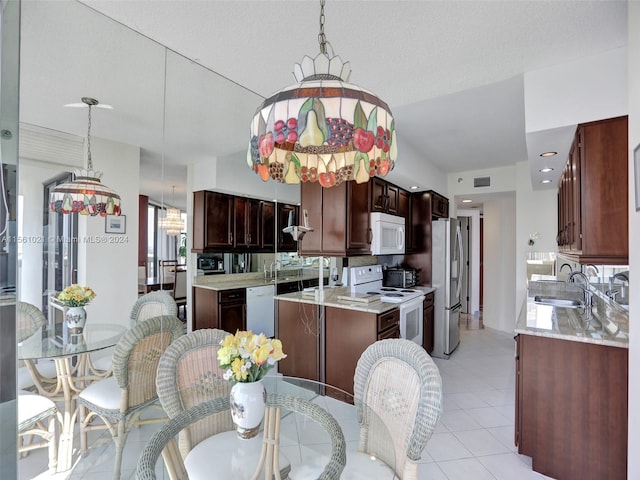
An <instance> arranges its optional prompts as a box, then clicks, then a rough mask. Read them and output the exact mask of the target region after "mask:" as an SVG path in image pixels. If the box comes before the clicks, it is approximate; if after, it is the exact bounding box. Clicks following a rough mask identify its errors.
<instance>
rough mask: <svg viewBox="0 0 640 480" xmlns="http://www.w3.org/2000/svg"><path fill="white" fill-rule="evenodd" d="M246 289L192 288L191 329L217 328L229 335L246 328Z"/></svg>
mask: <svg viewBox="0 0 640 480" xmlns="http://www.w3.org/2000/svg"><path fill="white" fill-rule="evenodd" d="M246 299H247V296H246V289H244V288H238V289H233V290H220V291H217V290H210V289H208V288H200V287H193V288H192V303H193V306H192V309H193V310H192V314H193V329H194V330H198V329H201V328H219V329H221V330H224V331H226V332H229V333H235V332H236V330H246V328H247V303H246Z"/></svg>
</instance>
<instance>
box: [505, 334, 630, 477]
mask: <svg viewBox="0 0 640 480" xmlns="http://www.w3.org/2000/svg"><path fill="white" fill-rule="evenodd" d="M516 342H517V348H516V418H515V443H516V445H517V446H518V453H520V454H523V455H527V456H530V457H531V458H532V466H533V470H535V471H536V472H539V473H542V474H543V475H547V476H549V477H552V478H556V479H558V480H573V479H580V480H600V479H603V478H606V479H608V480H624V479H626V478H627V406H628V405H627V404H628V401H627V393H628V387H627V380H628V369H627V365H628V350H627V349H625V348H618V347H611V346H606V345H598V344H591V343H585V342H574V341H568V340H560V339H555V338H546V337H540V336H535V335H518V336H517V337H516Z"/></svg>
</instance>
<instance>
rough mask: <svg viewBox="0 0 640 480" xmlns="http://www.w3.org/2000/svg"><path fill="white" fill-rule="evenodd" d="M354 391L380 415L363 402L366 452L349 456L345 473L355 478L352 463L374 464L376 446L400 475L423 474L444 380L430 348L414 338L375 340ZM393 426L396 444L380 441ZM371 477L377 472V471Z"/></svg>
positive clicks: (405, 479) (408, 479) (405, 478)
mask: <svg viewBox="0 0 640 480" xmlns="http://www.w3.org/2000/svg"><path fill="white" fill-rule="evenodd" d="M354 397H355V401H356V405H358V404H359V402H360V401H362V402H364V404H365V405H367V407H368V408H371V409H372V410H373V411H374V412H375V415H372V416H369V415H367V411H365V410H363V409H362V408H361V407H358V421H359V422H360V443H359V446H358V450H359V452H362V453H358V452H354V453H353V454H352V453H350V454H349V455H348V456H347V466H346V468H345V472H344V478H350V474H349V470H350V468H354V470H356V469H357V470H358V471H359V472H362V469H363V467H365V468H366V465H371V464H372V462H369V461H368V458H369V456H368V455H366V454H367V453H369V452H376V453H377V455H378V458H379V459H380V460H382V461H383V462H385V463H386V464H387V465H394V466H395V468H394V470H395V474H396V476H397V478H399V479H400V480H417V478H418V461H419V460H420V456H421V455H422V451H423V450H424V449H425V447H426V446H427V442H428V441H429V439H430V438H431V435H432V433H433V430H434V429H435V427H436V423H437V421H438V419H439V418H440V414H441V412H442V380H441V379H440V373H439V371H438V367H437V366H436V364H435V363H434V362H433V360H432V359H431V357H430V356H429V354H427V352H426V351H425V350H424V349H423V348H422V347H421V346H420V345H417V344H416V343H414V342H411V341H409V340H402V339H389V340H380V341H378V342H376V343H374V344H372V345H370V346H369V347H367V349H366V350H365V351H364V353H363V354H362V356H361V357H360V359H359V360H358V364H357V366H356V373H355V378H354ZM372 417H374V418H375V419H378V421H374V420H373V419H372ZM380 420H381V421H382V423H383V425H380V424H379V423H380ZM387 430H388V432H389V433H390V434H391V438H392V439H393V445H381V444H380V443H379V442H380V439H381V438H387V437H388V435H386V431H387ZM381 431H384V432H385V435H382V434H379V432H381ZM378 475H379V474H378ZM369 478H376V474H375V473H373V472H372V475H371V476H370V477H369Z"/></svg>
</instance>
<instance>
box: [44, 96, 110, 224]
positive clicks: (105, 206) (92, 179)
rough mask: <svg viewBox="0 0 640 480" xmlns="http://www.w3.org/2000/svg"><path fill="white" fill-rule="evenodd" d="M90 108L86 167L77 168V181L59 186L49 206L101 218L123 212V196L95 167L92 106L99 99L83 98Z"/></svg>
mask: <svg viewBox="0 0 640 480" xmlns="http://www.w3.org/2000/svg"><path fill="white" fill-rule="evenodd" d="M82 102H83V103H85V104H86V105H87V106H88V107H89V126H88V129H87V168H86V169H85V168H82V169H78V170H75V172H74V180H73V181H72V182H68V183H62V184H60V185H57V186H56V187H55V188H54V189H53V191H52V192H51V195H50V196H49V209H50V210H51V211H53V212H56V213H62V214H66V213H79V214H80V215H90V216H92V217H93V216H96V215H100V216H102V217H104V216H106V215H120V214H121V213H122V212H121V210H120V195H118V194H117V193H116V192H114V191H113V190H111V189H110V188H109V187H107V186H106V185H103V184H102V183H101V182H100V178H101V177H102V173H101V172H98V171H95V170H94V169H93V162H92V161H91V107H94V106H96V105H98V100H95V99H93V98H89V97H82Z"/></svg>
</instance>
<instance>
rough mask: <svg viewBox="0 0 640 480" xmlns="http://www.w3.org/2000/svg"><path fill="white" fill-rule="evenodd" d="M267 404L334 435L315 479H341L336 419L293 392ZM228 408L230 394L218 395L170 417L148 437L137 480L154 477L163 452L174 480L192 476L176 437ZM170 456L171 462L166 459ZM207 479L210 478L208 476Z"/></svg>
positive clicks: (342, 456) (339, 432)
mask: <svg viewBox="0 0 640 480" xmlns="http://www.w3.org/2000/svg"><path fill="white" fill-rule="evenodd" d="M267 406H268V407H270V408H283V409H286V410H289V411H292V412H297V413H300V414H302V415H304V416H306V417H308V418H311V419H312V420H313V421H315V422H316V423H319V424H320V425H321V426H322V427H323V428H324V429H325V430H326V431H327V432H328V433H329V435H330V437H331V456H330V457H329V461H328V462H327V464H326V466H325V467H324V469H323V470H322V472H320V473H319V475H318V476H317V477H315V478H318V479H321V480H334V479H339V478H340V474H341V473H342V470H343V469H344V466H345V461H346V444H345V440H344V435H343V434H342V430H341V429H340V426H339V425H338V423H337V422H336V420H335V419H334V418H333V417H332V416H331V415H330V414H329V413H327V411H326V410H324V409H323V408H321V407H319V406H318V405H316V404H314V403H311V402H309V401H307V400H303V399H300V398H296V397H293V396H290V395H279V394H270V395H268V397H267ZM228 410H229V397H228V396H226V397H219V398H216V399H215V400H209V401H208V402H205V403H202V404H200V405H196V406H195V407H192V408H190V409H189V410H185V411H183V412H181V413H180V414H179V415H177V416H176V417H174V418H172V419H171V420H169V421H168V422H167V423H166V424H165V425H163V426H162V428H161V429H160V431H158V432H156V433H155V435H153V436H152V437H151V440H149V442H148V443H147V445H146V446H145V448H144V450H143V451H142V453H141V454H140V458H139V460H138V466H137V469H136V480H155V478H156V472H155V466H156V462H157V461H158V458H159V456H160V454H161V453H162V454H163V456H164V457H165V462H166V463H167V466H168V467H170V468H169V474H170V475H171V478H172V480H184V479H187V478H191V477H189V476H187V475H186V472H185V469H184V465H181V464H180V462H181V457H180V455H179V454H176V453H175V452H176V450H177V446H176V443H175V439H174V437H175V436H176V435H177V434H178V433H179V432H180V431H181V430H183V429H184V428H186V427H188V426H189V425H191V424H193V423H195V422H198V421H201V420H203V419H205V418H206V417H207V416H208V415H217V414H220V413H223V412H224V413H227V411H228ZM168 458H169V459H171V462H172V463H168V462H167V459H168ZM218 465H219V464H218ZM209 473H211V472H209ZM206 478H211V477H210V476H208V477H206ZM229 478H232V477H229ZM233 478H237V477H233ZM283 478H285V477H283ZM307 480H309V479H307Z"/></svg>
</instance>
